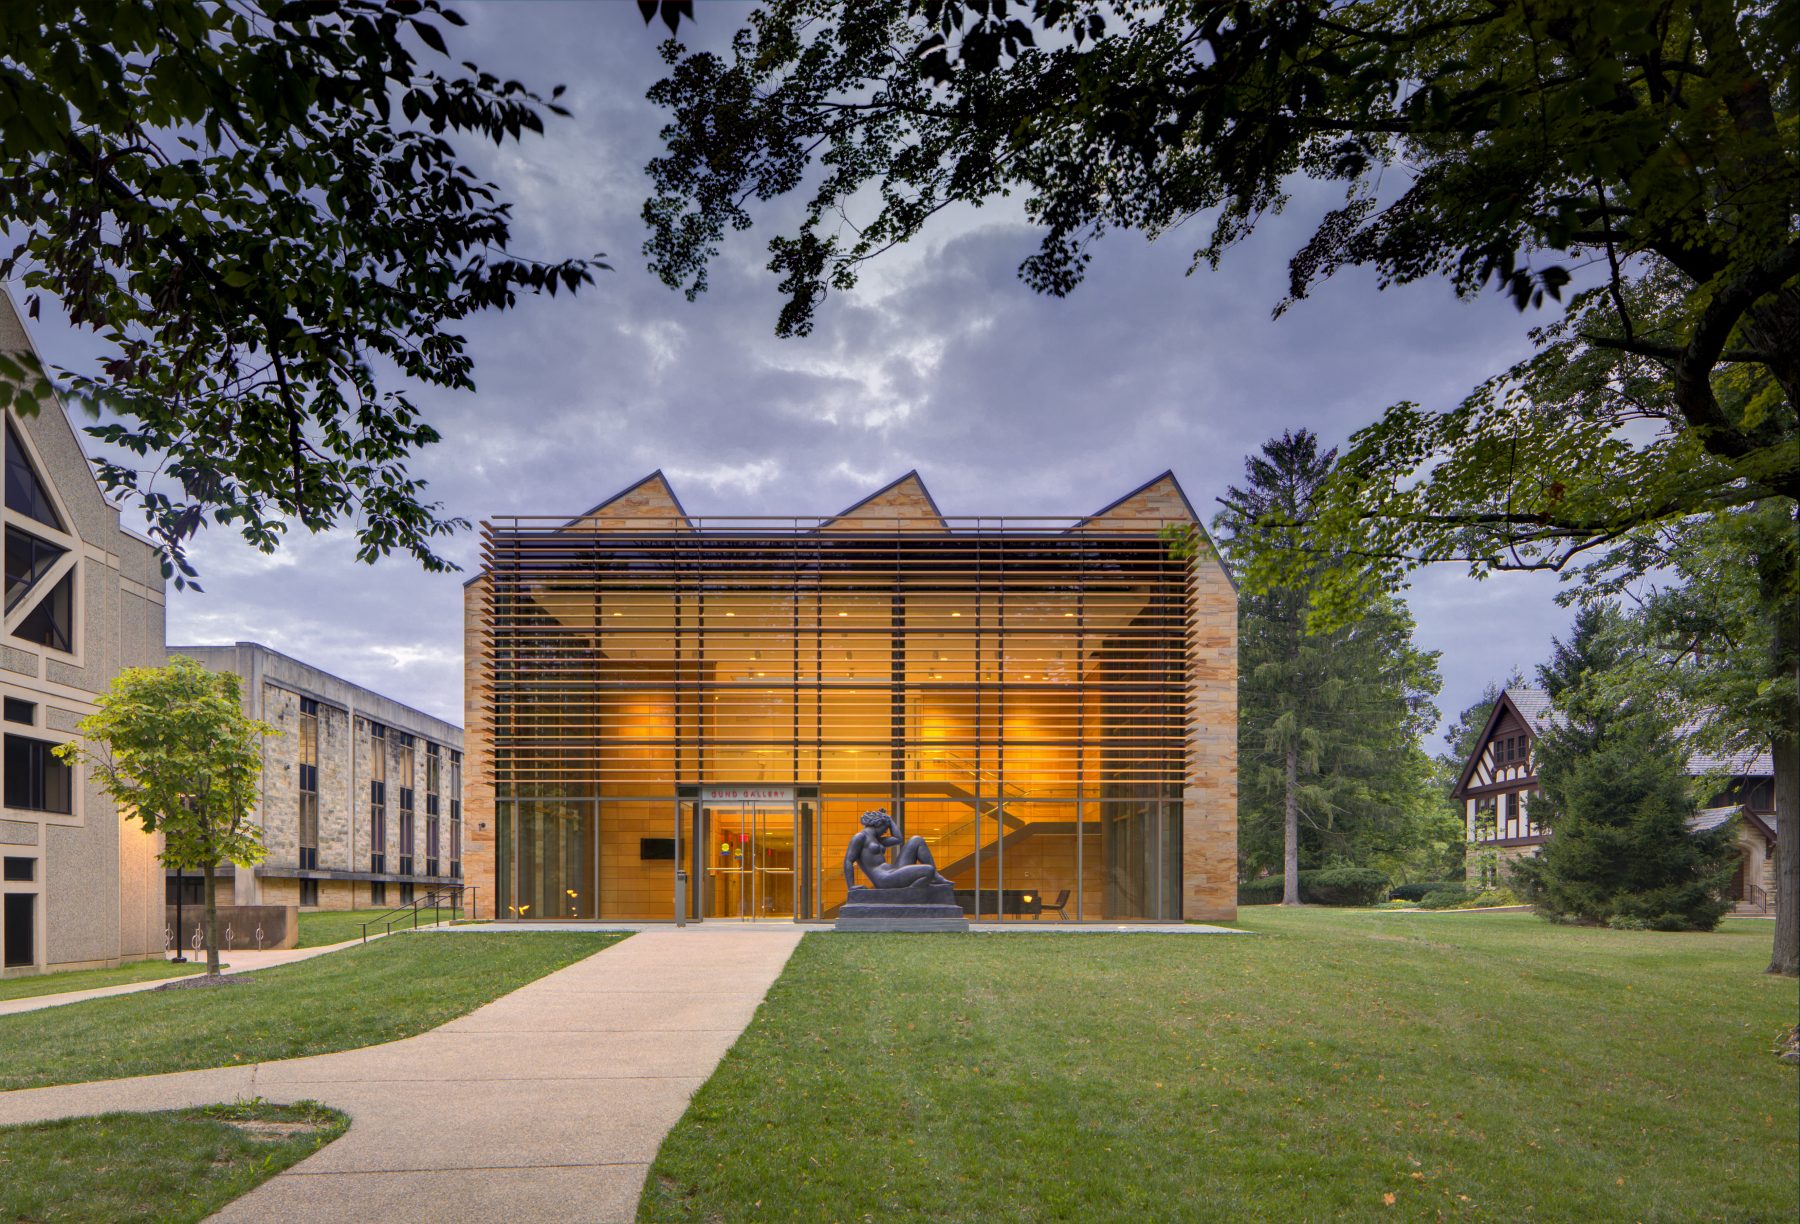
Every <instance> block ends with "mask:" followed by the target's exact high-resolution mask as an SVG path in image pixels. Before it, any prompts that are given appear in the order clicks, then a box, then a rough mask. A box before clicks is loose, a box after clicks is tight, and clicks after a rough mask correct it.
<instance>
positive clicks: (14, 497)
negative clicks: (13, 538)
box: [6, 420, 69, 535]
mask: <svg viewBox="0 0 1800 1224" xmlns="http://www.w3.org/2000/svg"><path fill="white" fill-rule="evenodd" d="M15 478H17V479H15ZM6 508H7V509H8V510H11V511H12V512H13V513H14V514H22V515H24V516H25V517H26V518H28V519H31V520H32V521H33V522H38V523H42V524H43V525H44V526H46V527H48V528H50V529H51V530H52V531H59V532H61V533H63V534H64V535H68V534H69V529H68V527H66V526H64V524H63V520H62V515H60V514H58V513H57V512H56V503H55V502H54V501H52V500H51V499H50V485H49V482H47V481H45V480H44V479H43V477H41V476H39V475H38V473H37V467H36V465H35V464H33V463H32V462H31V454H30V452H28V451H27V450H26V449H25V442H24V440H23V439H22V438H21V437H20V435H19V431H18V430H17V429H16V428H15V427H14V426H13V423H12V421H11V420H8V421H7V422H6ZM40 510H41V511H42V513H39V511H40Z"/></svg>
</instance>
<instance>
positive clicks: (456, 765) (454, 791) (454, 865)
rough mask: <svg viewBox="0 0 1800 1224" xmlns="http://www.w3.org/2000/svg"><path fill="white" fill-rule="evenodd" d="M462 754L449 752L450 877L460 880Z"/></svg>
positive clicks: (454, 751) (454, 750)
mask: <svg viewBox="0 0 1800 1224" xmlns="http://www.w3.org/2000/svg"><path fill="white" fill-rule="evenodd" d="M462 833H463V830H462V753H460V752H458V751H456V749H454V748H452V749H451V750H450V875H451V876H452V877H453V878H455V879H458V880H460V879H462Z"/></svg>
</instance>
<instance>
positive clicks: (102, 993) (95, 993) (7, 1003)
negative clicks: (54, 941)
mask: <svg viewBox="0 0 1800 1224" xmlns="http://www.w3.org/2000/svg"><path fill="white" fill-rule="evenodd" d="M370 938H371V939H385V938H386V936H384V935H372V936H370ZM361 942H362V940H360V939H348V940H345V941H344V942H343V943H334V944H325V945H323V946H322V947H317V948H280V949H276V948H271V949H269V950H268V951H267V952H258V951H255V950H254V949H245V948H239V949H237V950H236V951H234V952H221V953H219V959H220V960H222V961H224V962H225V965H224V967H223V968H222V969H221V970H220V973H221V974H233V973H255V972H256V971H257V970H258V969H273V968H274V967H275V966H276V965H291V964H293V963H295V962H296V961H303V960H311V959H312V958H313V957H315V956H323V955H325V954H326V953H327V952H336V951H338V950H339V949H341V948H354V947H356V946H357V945H358V944H360V943H361ZM199 962H200V967H201V969H202V970H204V969H205V968H206V953H204V952H202V953H201V954H200V956H199ZM179 980H180V979H179V977H164V978H151V979H149V980H148V981H143V982H126V983H124V984H123V985H121V986H95V987H93V988H92V989H89V990H65V991H62V992H61V993H59V994H43V995H28V996H26V997H25V998H23V999H4V1000H0V1016H15V1015H17V1014H19V1013H20V1012H31V1011H38V1010H40V1009H41V1008H45V1007H62V1006H63V1005H64V1004H67V1003H85V1002H87V1001H88V1000H89V999H110V998H112V996H114V995H126V994H136V993H137V992H138V991H140V990H155V989H156V988H157V987H158V986H162V985H165V984H167V983H169V982H174V981H179Z"/></svg>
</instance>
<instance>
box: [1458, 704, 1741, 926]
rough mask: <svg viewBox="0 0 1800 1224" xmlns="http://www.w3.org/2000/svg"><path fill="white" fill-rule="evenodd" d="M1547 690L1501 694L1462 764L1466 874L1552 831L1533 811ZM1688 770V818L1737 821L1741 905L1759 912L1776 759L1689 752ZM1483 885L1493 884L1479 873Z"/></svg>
mask: <svg viewBox="0 0 1800 1224" xmlns="http://www.w3.org/2000/svg"><path fill="white" fill-rule="evenodd" d="M1556 721H1557V714H1556V711H1555V710H1554V709H1553V708H1552V706H1551V703H1550V695H1549V694H1548V693H1546V692H1544V691H1543V690H1542V689H1530V688H1509V689H1507V690H1506V691H1505V692H1503V693H1501V695H1500V698H1499V700H1498V701H1496V702H1495V703H1494V709H1493V712H1492V713H1491V714H1489V715H1488V721H1487V725H1486V726H1485V727H1483V728H1482V732H1481V736H1480V738H1478V739H1477V740H1476V741H1475V747H1474V750H1473V751H1472V752H1471V753H1470V754H1469V759H1468V760H1467V761H1465V762H1464V763H1463V770H1462V774H1461V775H1460V776H1459V777H1458V779H1457V783H1456V788H1455V790H1454V791H1452V792H1451V794H1452V797H1453V798H1456V799H1459V800H1461V801H1462V804H1463V821H1464V835H1465V837H1466V839H1467V842H1468V849H1469V863H1470V867H1469V871H1470V878H1471V879H1476V878H1478V872H1477V867H1476V866H1475V863H1476V858H1477V856H1480V858H1481V860H1482V864H1483V865H1482V867H1481V869H1480V872H1479V875H1481V876H1495V875H1496V874H1497V875H1501V876H1503V875H1504V874H1505V872H1506V869H1507V867H1508V865H1509V864H1510V863H1512V862H1513V861H1515V860H1517V859H1519V858H1522V857H1525V856H1527V855H1533V854H1536V853H1537V852H1538V848H1539V847H1540V846H1542V845H1543V844H1544V841H1545V840H1546V839H1547V838H1548V837H1549V835H1550V833H1549V830H1547V829H1545V828H1543V827H1542V826H1540V825H1539V824H1538V823H1537V822H1536V821H1535V820H1533V819H1532V816H1531V808H1532V804H1533V802H1534V801H1535V800H1536V798H1537V794H1538V777H1537V752H1536V745H1537V741H1538V739H1539V737H1540V736H1542V735H1543V733H1544V732H1546V731H1548V730H1549V729H1551V728H1552V727H1554V726H1555V725H1556ZM1687 772H1688V774H1689V775H1690V776H1691V777H1693V778H1695V779H1697V780H1698V781H1699V784H1700V785H1701V786H1702V787H1703V788H1704V789H1703V790H1702V793H1701V798H1702V799H1703V800H1705V807H1704V810H1703V811H1702V812H1701V813H1700V814H1699V815H1697V816H1696V817H1695V818H1694V820H1692V821H1690V822H1689V823H1690V825H1691V827H1693V828H1694V829H1696V830H1699V829H1704V828H1714V827H1717V826H1718V825H1719V824H1722V823H1723V822H1724V821H1726V820H1728V819H1732V818H1734V817H1735V818H1737V820H1738V829H1739V832H1738V840H1739V854H1740V858H1741V860H1742V861H1741V863H1740V865H1739V868H1738V871H1737V876H1736V879H1735V880H1734V883H1733V886H1732V887H1733V894H1732V895H1733V896H1734V897H1735V898H1736V899H1737V900H1738V901H1739V908H1740V910H1747V911H1751V912H1760V911H1761V909H1762V908H1764V907H1766V906H1767V905H1768V904H1769V901H1768V899H1769V898H1770V897H1772V896H1773V893H1774V877H1773V872H1774V843H1775V837H1776V832H1777V830H1776V827H1775V821H1774V815H1773V813H1774V810H1775V795H1774V774H1775V767H1774V760H1773V758H1772V757H1771V756H1770V755H1769V753H1767V752H1737V753H1709V752H1694V753H1692V754H1691V755H1690V756H1689V757H1688V762H1687ZM1481 882H1482V883H1489V882H1491V881H1490V880H1488V879H1482V881H1481Z"/></svg>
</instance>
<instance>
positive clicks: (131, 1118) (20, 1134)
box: [0, 1102, 348, 1222]
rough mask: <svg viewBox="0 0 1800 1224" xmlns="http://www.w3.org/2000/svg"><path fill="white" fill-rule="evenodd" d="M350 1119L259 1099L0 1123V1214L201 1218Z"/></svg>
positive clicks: (55, 1217) (9, 1216)
mask: <svg viewBox="0 0 1800 1224" xmlns="http://www.w3.org/2000/svg"><path fill="white" fill-rule="evenodd" d="M347 1124H348V1119H346V1118H345V1117H344V1115H343V1114H341V1113H338V1112H337V1111H336V1110H330V1109H325V1108H323V1107H321V1106H319V1105H316V1104H311V1103H306V1104H300V1105H269V1104H265V1103H262V1102H256V1103H251V1104H243V1105H221V1106H213V1107H211V1108H207V1109H184V1110H179V1111H175V1112H169V1113H144V1114H102V1115H100V1116H98V1117H92V1118H70V1119H66V1120H63V1121H59V1122H40V1123H35V1124H33V1125H29V1126H7V1127H0V1219H4V1220H31V1221H52V1220H71V1221H73V1220H155V1221H159V1222H160V1221H188V1220H202V1219H205V1218H206V1217H207V1216H209V1215H211V1214H212V1213H213V1212H215V1211H217V1210H218V1209H219V1208H221V1207H223V1206H224V1205H225V1204H226V1203H229V1202H230V1201H231V1200H232V1199H235V1198H237V1197H238V1196H240V1195H242V1194H245V1193H248V1192H249V1191H250V1190H253V1189H254V1188H256V1186H258V1185H260V1184H261V1183H262V1182H264V1181H267V1180H268V1179H269V1178H271V1177H273V1176H274V1175H275V1174H277V1173H279V1172H281V1171H282V1170H283V1169H285V1168H287V1167H288V1166H290V1165H292V1164H294V1163H296V1162H298V1161H300V1160H303V1159H305V1158H306V1157H308V1156H310V1155H312V1154H313V1153H314V1152H316V1151H318V1150H319V1149H320V1148H321V1147H323V1146H325V1144H327V1143H329V1142H331V1140H333V1139H335V1138H337V1137H338V1136H339V1135H340V1134H342V1133H343V1131H344V1127H345V1126H346V1125H347Z"/></svg>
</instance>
